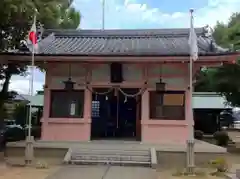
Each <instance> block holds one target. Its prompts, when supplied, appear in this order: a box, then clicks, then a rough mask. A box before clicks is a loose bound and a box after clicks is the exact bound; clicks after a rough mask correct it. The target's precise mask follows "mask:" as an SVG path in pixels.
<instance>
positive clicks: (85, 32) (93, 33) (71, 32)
mask: <svg viewBox="0 0 240 179" xmlns="http://www.w3.org/2000/svg"><path fill="white" fill-rule="evenodd" d="M195 31H196V33H197V35H203V34H205V33H206V29H205V28H204V27H202V28H195ZM50 33H54V34H55V36H60V37H70V36H75V37H76V36H79V37H81V36H89V37H112V36H114V37H128V36H129V37H144V36H175V37H176V36H186V35H188V34H189V28H166V29H106V30H97V29H95V30H91V29H82V30H80V29H46V30H45V32H44V35H48V34H50Z"/></svg>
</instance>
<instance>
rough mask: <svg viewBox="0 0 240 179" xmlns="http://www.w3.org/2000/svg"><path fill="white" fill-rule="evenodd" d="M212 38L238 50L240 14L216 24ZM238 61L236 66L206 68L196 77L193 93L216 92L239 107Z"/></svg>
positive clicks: (239, 42) (218, 42) (239, 73)
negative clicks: (224, 22)
mask: <svg viewBox="0 0 240 179" xmlns="http://www.w3.org/2000/svg"><path fill="white" fill-rule="evenodd" d="M213 37H214V39H215V41H216V43H217V44H219V45H220V46H222V47H225V48H230V49H231V50H232V51H236V50H240V13H234V14H233V15H232V16H231V18H230V20H229V22H228V24H223V23H220V22H218V23H217V25H216V26H215V28H214V32H213ZM239 61H240V59H239V60H238V61H237V64H224V65H223V66H221V67H214V68H206V69H204V70H201V71H200V73H199V74H197V76H196V81H197V82H196V84H195V91H201V92H204V91H206V92H217V93H219V94H221V95H222V96H224V97H226V99H227V101H228V102H229V103H230V104H231V105H233V106H240V95H239V94H240V82H239V78H240V63H239Z"/></svg>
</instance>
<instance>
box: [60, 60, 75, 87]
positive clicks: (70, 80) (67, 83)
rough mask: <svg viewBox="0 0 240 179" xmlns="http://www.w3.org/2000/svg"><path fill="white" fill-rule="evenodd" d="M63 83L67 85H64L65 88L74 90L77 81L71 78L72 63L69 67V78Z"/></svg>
mask: <svg viewBox="0 0 240 179" xmlns="http://www.w3.org/2000/svg"><path fill="white" fill-rule="evenodd" d="M63 83H64V85H65V87H64V89H65V90H73V89H74V85H75V82H74V81H72V78H71V64H69V68H68V80H66V81H63Z"/></svg>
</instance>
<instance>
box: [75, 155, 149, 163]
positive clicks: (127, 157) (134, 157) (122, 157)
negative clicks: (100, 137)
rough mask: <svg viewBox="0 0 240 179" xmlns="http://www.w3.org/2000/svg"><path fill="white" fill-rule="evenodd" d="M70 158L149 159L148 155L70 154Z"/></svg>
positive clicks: (147, 160)
mask: <svg viewBox="0 0 240 179" xmlns="http://www.w3.org/2000/svg"><path fill="white" fill-rule="evenodd" d="M71 160H111V161H113V160H114V161H140V162H141V161H143V162H149V161H151V158H150V156H149V155H148V156H131V155H130V156H127V155H124V156H123V155H100V154H97V155H91V154H89V155H72V156H71Z"/></svg>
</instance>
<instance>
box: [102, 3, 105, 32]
mask: <svg viewBox="0 0 240 179" xmlns="http://www.w3.org/2000/svg"><path fill="white" fill-rule="evenodd" d="M104 29H105V0H102V30H104Z"/></svg>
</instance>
